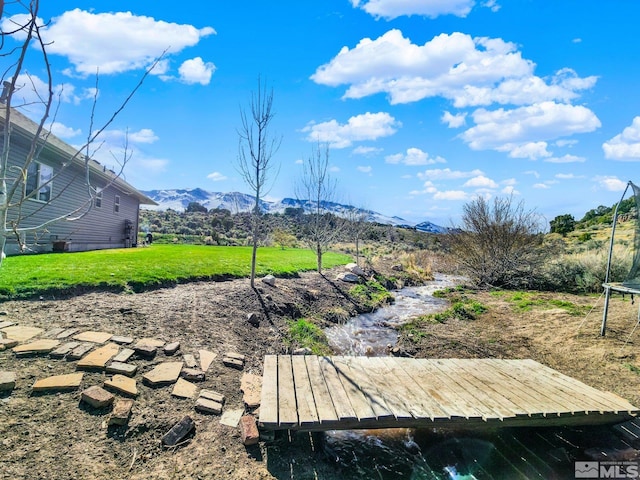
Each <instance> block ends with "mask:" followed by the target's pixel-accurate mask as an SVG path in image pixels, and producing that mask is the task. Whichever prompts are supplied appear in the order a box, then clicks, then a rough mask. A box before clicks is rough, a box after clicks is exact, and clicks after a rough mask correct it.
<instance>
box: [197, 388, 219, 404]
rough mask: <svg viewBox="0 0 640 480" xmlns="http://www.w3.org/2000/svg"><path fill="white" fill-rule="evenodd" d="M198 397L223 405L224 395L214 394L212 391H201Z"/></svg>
mask: <svg viewBox="0 0 640 480" xmlns="http://www.w3.org/2000/svg"><path fill="white" fill-rule="evenodd" d="M200 397H201V398H206V399H207V400H213V401H214V402H218V403H222V404H224V395H223V394H221V393H218V392H214V391H213V390H201V391H200Z"/></svg>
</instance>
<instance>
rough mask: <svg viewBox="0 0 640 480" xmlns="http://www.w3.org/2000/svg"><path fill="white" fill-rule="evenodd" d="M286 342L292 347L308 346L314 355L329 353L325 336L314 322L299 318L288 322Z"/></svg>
mask: <svg viewBox="0 0 640 480" xmlns="http://www.w3.org/2000/svg"><path fill="white" fill-rule="evenodd" d="M287 337H288V343H289V345H290V346H291V347H292V348H298V347H302V348H309V349H310V350H311V352H312V353H313V354H314V355H330V354H331V349H330V348H329V343H328V341H327V336H326V335H325V333H324V332H323V331H322V329H321V328H320V327H319V326H317V325H316V324H315V323H312V322H310V321H309V320H307V319H304V318H300V319H298V320H296V321H292V322H290V323H289V330H288V332H287Z"/></svg>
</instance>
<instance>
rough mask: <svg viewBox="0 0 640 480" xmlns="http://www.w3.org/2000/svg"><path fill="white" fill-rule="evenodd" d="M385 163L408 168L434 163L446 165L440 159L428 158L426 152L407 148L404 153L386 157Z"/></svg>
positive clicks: (442, 159)
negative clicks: (402, 165) (400, 164)
mask: <svg viewBox="0 0 640 480" xmlns="http://www.w3.org/2000/svg"><path fill="white" fill-rule="evenodd" d="M384 160H385V162H387V163H391V164H398V163H402V164H404V165H408V166H418V165H433V164H434V163H447V161H446V160H445V159H444V158H442V157H440V156H437V157H430V156H429V154H428V153H427V152H423V151H422V150H420V149H419V148H414V147H412V148H408V149H407V151H406V153H396V154H394V155H387V156H386V157H385V159H384Z"/></svg>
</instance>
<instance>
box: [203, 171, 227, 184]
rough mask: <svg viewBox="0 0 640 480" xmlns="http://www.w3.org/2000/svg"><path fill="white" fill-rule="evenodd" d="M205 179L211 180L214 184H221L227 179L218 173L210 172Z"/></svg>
mask: <svg viewBox="0 0 640 480" xmlns="http://www.w3.org/2000/svg"><path fill="white" fill-rule="evenodd" d="M207 178H208V179H209V180H213V181H214V182H222V181H223V180H226V179H227V177H226V176H224V175H223V174H222V173H220V172H211V173H210V174H209V175H207Z"/></svg>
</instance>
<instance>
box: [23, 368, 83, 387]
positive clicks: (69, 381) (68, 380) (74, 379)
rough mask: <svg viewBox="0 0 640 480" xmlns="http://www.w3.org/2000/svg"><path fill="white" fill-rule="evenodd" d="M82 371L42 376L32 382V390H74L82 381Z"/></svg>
mask: <svg viewBox="0 0 640 480" xmlns="http://www.w3.org/2000/svg"><path fill="white" fill-rule="evenodd" d="M83 376H84V373H82V372H77V373H68V374H66V375H54V376H53V377H47V378H43V379H41V380H38V381H37V382H36V383H34V384H33V387H31V388H33V391H34V392H46V391H60V390H75V389H76V388H78V387H79V386H80V383H82V377H83Z"/></svg>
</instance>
